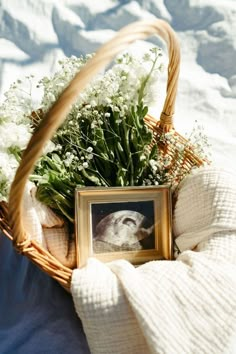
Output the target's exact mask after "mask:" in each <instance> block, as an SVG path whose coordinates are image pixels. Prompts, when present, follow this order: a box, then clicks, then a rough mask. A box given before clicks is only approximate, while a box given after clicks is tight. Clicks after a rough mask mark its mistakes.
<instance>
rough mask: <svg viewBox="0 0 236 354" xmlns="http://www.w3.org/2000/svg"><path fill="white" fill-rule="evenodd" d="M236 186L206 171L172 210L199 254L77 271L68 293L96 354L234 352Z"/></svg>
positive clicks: (92, 263) (95, 264) (226, 175)
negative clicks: (137, 264)
mask: <svg viewBox="0 0 236 354" xmlns="http://www.w3.org/2000/svg"><path fill="white" fill-rule="evenodd" d="M234 179H235V176H234V175H233V174H231V173H230V172H225V171H219V170H218V169H214V168H205V169H203V170H200V171H199V173H197V174H195V175H194V176H191V177H190V178H188V179H186V183H184V184H183V186H182V188H181V189H180V192H179V201H181V200H182V197H181V193H182V191H185V189H184V188H187V186H188V202H186V203H185V205H184V203H182V202H181V204H179V205H177V206H176V207H177V209H176V210H179V211H181V213H180V214H179V216H178V215H177V214H176V215H175V229H176V230H178V231H179V235H178V237H182V236H183V235H186V238H187V239H188V236H189V234H190V233H191V237H190V238H189V239H190V241H191V242H190V243H189V244H190V245H191V246H195V247H196V248H195V249H196V251H190V250H188V251H184V252H183V253H182V254H180V255H179V257H178V258H177V260H176V261H155V262H149V263H146V264H144V265H142V266H140V267H138V268H135V267H133V266H132V265H131V264H129V263H128V262H126V261H123V260H121V261H115V262H111V263H109V264H103V263H101V262H99V261H98V260H96V259H92V258H91V259H89V261H88V264H87V266H86V267H84V268H82V269H77V270H74V272H73V277H72V285H71V291H72V295H73V299H74V304H75V308H76V311H77V313H78V315H79V316H80V318H81V319H82V322H83V326H84V330H85V333H86V336H87V339H88V343H89V346H90V348H91V352H92V353H93V354H110V353H112V354H123V353H124V354H126V353H130V354H132V353H133V354H149V353H150V354H157V353H165V354H172V353H173V354H176V353H177V354H178V353H179V354H184V353H186V354H191V353H197V354H198V353H214V354H222V353H227V354H229V353H235V351H234V349H235V346H234V345H235V341H236V227H235V219H236V211H235V206H234V204H235V201H236V198H235V196H236V185H235V183H233V181H234ZM184 199H185V198H184ZM177 203H178V202H177ZM190 203H191V205H190ZM180 207H181V208H180ZM178 208H179V209H178ZM184 208H185V210H182V209H184ZM205 208H206V209H205ZM204 210H205V212H203V211H204ZM182 213H183V214H182ZM183 215H184V217H183ZM199 217H201V218H200V219H199ZM176 218H177V220H176ZM179 218H180V219H179ZM181 219H182V220H183V225H181V221H182V220H181ZM188 220H189V223H188ZM194 235H196V239H194ZM176 240H178V238H177V239H176ZM179 240H180V239H179ZM186 244H187V243H186ZM186 244H185V246H184V248H185V247H187V246H186ZM179 245H181V242H180V243H179ZM233 347H234V349H233Z"/></svg>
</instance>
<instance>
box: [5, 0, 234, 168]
mask: <svg viewBox="0 0 236 354" xmlns="http://www.w3.org/2000/svg"><path fill="white" fill-rule="evenodd" d="M152 16H156V17H158V18H162V19H164V20H166V21H168V22H169V23H170V24H171V26H172V27H173V28H174V29H175V31H176V32H177V36H178V38H179V40H180V44H181V51H182V62H181V74H180V81H179V91H178V97H177V105H176V114H175V127H176V129H177V130H178V131H179V132H180V133H182V134H184V133H185V132H189V131H190V130H191V129H192V127H193V126H194V125H195V123H194V122H195V120H197V122H198V123H197V124H200V125H203V126H204V128H205V133H206V134H207V136H208V140H209V142H210V143H211V144H212V154H213V155H212V159H213V161H215V162H216V163H217V164H220V165H222V166H223V165H226V164H227V165H230V166H234V165H236V164H235V162H236V157H235V156H236V123H235V120H236V64H235V62H236V1H235V0H178V1H176V0H136V1H125V0H102V1H96V0H37V1H34V0H0V19H1V20H0V99H1V100H3V99H4V92H5V91H6V90H7V89H8V88H9V86H10V84H11V83H12V82H13V81H15V80H16V79H18V78H22V77H24V76H27V75H30V74H33V75H35V76H36V77H37V78H42V77H43V76H45V75H49V74H50V73H52V72H54V71H55V70H56V67H57V62H58V60H59V59H60V58H62V57H64V56H71V55H81V54H85V53H91V52H94V51H95V50H96V49H97V48H98V47H99V46H100V45H101V44H102V43H103V42H105V41H106V40H108V39H110V38H111V37H112V36H113V35H114V34H115V32H116V31H117V30H119V29H120V28H121V27H122V26H124V25H126V24H128V23H130V22H133V21H136V20H140V19H143V18H148V17H152ZM152 41H153V40H152ZM153 43H158V41H156V40H154V41H153ZM145 48H146V44H145V43H144V42H139V43H138V45H136V46H134V47H133V48H132V50H133V52H135V51H137V53H139V52H140V51H142V50H143V51H144V50H145ZM157 90H158V93H159V95H158V98H157V102H156V103H155V105H154V107H152V109H151V110H152V112H154V113H155V115H156V116H157V118H158V114H159V111H160V109H161V105H162V102H163V99H164V95H165V83H164V79H162V80H161V83H158V84H157ZM0 138H1V137H0Z"/></svg>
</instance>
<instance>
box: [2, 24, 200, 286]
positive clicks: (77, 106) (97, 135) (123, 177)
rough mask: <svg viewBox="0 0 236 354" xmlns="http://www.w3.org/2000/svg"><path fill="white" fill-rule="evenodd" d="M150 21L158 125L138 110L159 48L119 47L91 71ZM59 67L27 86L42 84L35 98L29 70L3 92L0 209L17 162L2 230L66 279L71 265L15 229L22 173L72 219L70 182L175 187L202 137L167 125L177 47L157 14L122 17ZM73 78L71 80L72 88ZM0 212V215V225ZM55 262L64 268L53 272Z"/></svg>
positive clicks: (146, 30) (144, 107)
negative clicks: (93, 49) (162, 43)
mask: <svg viewBox="0 0 236 354" xmlns="http://www.w3.org/2000/svg"><path fill="white" fill-rule="evenodd" d="M135 26H136V27H135ZM160 28H162V30H161V31H159V32H160V33H159V34H160V35H161V36H162V37H163V38H164V39H165V40H166V41H170V42H169V43H168V49H169V55H170V62H169V68H168V84H167V98H166V101H165V105H164V109H163V113H162V115H161V119H160V122H159V123H158V122H157V121H156V120H155V119H154V118H152V117H151V116H150V115H148V109H149V106H150V104H151V102H152V101H153V98H154V92H155V90H156V87H155V84H156V82H157V78H158V75H159V74H160V73H161V71H162V69H163V64H162V61H161V58H162V51H161V49H159V48H154V49H151V50H150V51H149V52H147V53H146V54H144V55H143V57H142V58H140V59H138V58H136V57H134V56H132V55H130V54H127V53H125V54H123V55H121V56H119V57H117V58H116V59H115V63H114V65H113V66H112V68H110V69H109V70H108V71H106V72H105V73H104V74H99V75H98V76H95V77H94V74H96V73H97V72H98V71H99V70H100V69H101V68H103V66H104V64H107V63H109V61H110V60H111V58H112V57H114V55H115V54H116V53H118V52H120V50H121V49H124V47H125V46H126V44H127V43H129V42H130V41H133V40H135V39H139V38H140V37H141V38H143V37H145V36H147V35H150V34H153V33H156V32H158V30H159V29H160ZM132 31H134V34H133V37H132V39H130V37H129V36H130V33H131V32H132ZM167 38H168V39H167ZM126 41H127V43H126ZM114 48H115V49H114ZM60 66H61V68H60V70H59V71H58V72H56V73H55V74H54V75H53V76H52V77H51V78H47V77H45V78H43V79H42V80H41V81H39V83H38V84H37V87H38V89H39V90H40V89H41V91H42V92H43V94H42V98H41V100H40V102H39V103H37V106H35V104H34V100H33V99H32V82H33V78H32V77H28V78H27V79H26V81H25V82H23V83H22V82H21V81H17V82H16V83H14V84H13V85H12V86H11V88H10V90H9V91H8V92H7V93H6V94H5V96H6V99H5V101H4V102H3V103H2V105H1V106H0V135H1V137H2V139H1V143H0V144H1V145H0V155H1V159H0V200H1V201H2V206H3V205H4V211H5V210H6V204H4V202H7V201H8V198H9V190H10V186H11V183H12V180H13V176H14V175H15V172H16V169H17V167H18V165H19V163H20V162H21V165H20V168H18V171H17V174H16V177H15V181H14V183H13V185H12V188H11V194H10V203H9V204H10V209H9V213H10V220H11V221H10V223H11V229H10V228H8V230H7V232H8V234H9V233H10V232H13V235H15V236H14V242H15V245H16V247H17V248H18V250H20V251H21V252H23V253H26V254H27V255H28V253H29V254H30V256H29V255H28V256H29V257H30V258H31V259H33V260H34V261H35V262H36V263H37V264H38V263H40V266H41V268H43V269H44V270H46V271H47V272H48V273H50V274H51V275H52V276H53V277H55V278H56V279H57V280H58V278H59V281H60V282H61V283H62V284H63V286H67V285H68V284H67V281H68V274H69V275H70V274H71V271H70V270H68V269H65V268H64V267H63V266H62V265H61V264H59V265H58V262H57V261H56V260H55V259H54V258H53V257H51V255H50V253H49V252H46V251H45V250H43V249H42V248H41V247H40V246H39V245H35V243H34V242H33V241H30V240H29V239H28V238H27V237H26V235H25V231H24V226H23V224H22V213H23V212H22V198H23V194H24V188H25V184H26V181H27V179H28V176H29V179H30V180H31V182H33V183H34V184H35V186H36V187H37V189H36V199H37V200H38V201H40V202H41V203H42V204H43V205H45V206H47V207H49V208H50V209H52V210H53V211H54V212H55V213H56V214H57V215H59V216H60V217H63V218H65V219H66V222H67V223H68V224H69V225H70V226H72V227H73V223H74V191H75V188H76V187H84V186H103V187H112V186H142V185H161V184H169V185H172V186H173V188H176V186H177V185H178V184H179V182H180V181H181V180H182V179H183V178H184V177H185V176H186V175H187V174H188V173H189V172H190V171H191V169H192V168H193V167H195V166H200V165H201V164H202V163H203V162H204V158H203V155H202V154H203V152H204V147H205V146H204V144H205V143H206V142H205V140H204V137H203V136H202V137H203V138H202V139H201V141H202V144H199V142H198V143H197V144H195V143H196V137H195V136H194V135H192V138H193V140H191V139H190V138H189V139H185V138H183V137H181V136H180V135H179V134H178V133H176V131H175V130H174V129H173V124H172V115H173V110H174V101H175V97H176V91H177V80H178V69H179V48H178V44H177V42H176V39H175V36H174V34H173V31H172V30H171V28H170V27H169V26H168V25H167V24H166V23H165V22H164V21H160V20H155V21H153V23H152V22H151V24H150V25H149V23H147V22H145V21H144V22H140V23H136V24H135V25H130V26H128V27H127V28H125V29H123V30H122V31H120V33H119V34H118V35H117V37H115V39H114V40H112V41H111V42H108V43H107V44H106V45H104V46H103V47H102V48H101V49H100V50H99V51H98V52H97V54H96V55H95V56H90V55H88V56H86V57H81V58H76V57H71V58H67V59H65V60H62V61H61V62H60ZM88 80H89V81H90V83H89V85H87V86H86V84H87V81H88ZM26 83H27V84H28V85H27V86H28V89H27V88H26V85H25V84H26ZM78 83H79V84H78ZM76 85H79V86H81V87H80V88H78V90H77V91H78V92H77V91H76V89H75V86H76ZM82 88H84V90H83V91H82V92H81V93H80V95H78V93H79V91H81V89H82ZM65 117H66V120H65V122H64V123H63V124H61V123H62V121H63V120H64V119H65ZM57 128H58V130H57V131H56V129H57ZM53 133H54V134H53ZM200 134H202V133H200ZM31 135H32V138H31V141H30V143H29V144H28V147H27V149H26V151H25V148H26V145H27V142H28V141H29V138H30V136H31ZM48 141H49V142H48ZM46 142H47V144H46V146H45V143H46ZM5 219H6V218H5V217H4V216H3V217H2V218H1V225H4V227H5V226H6V223H4V221H5ZM4 227H2V228H4ZM4 230H5V231H6V227H5V228H4ZM32 242H33V250H32V249H31V248H32ZM27 247H28V248H27ZM30 247H31V248H30ZM26 248H27V250H26ZM38 254H40V256H39V255H38ZM39 258H40V259H41V260H40V261H39ZM45 262H46V265H45ZM58 267H59V268H60V271H64V272H65V273H63V274H64V275H62V274H61V273H60V276H58ZM63 277H64V278H63ZM62 278H63V279H62ZM65 279H66V280H65Z"/></svg>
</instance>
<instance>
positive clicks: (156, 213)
mask: <svg viewBox="0 0 236 354" xmlns="http://www.w3.org/2000/svg"><path fill="white" fill-rule="evenodd" d="M75 226H76V228H75V229H76V243H77V247H76V249H77V266H78V267H79V268H80V267H82V266H84V265H86V263H87V259H88V258H89V257H95V258H97V259H99V260H101V261H103V262H110V261H113V260H116V259H126V260H128V261H130V262H131V263H133V264H142V263H145V262H147V261H151V260H158V259H167V260H168V259H172V251H173V250H172V236H171V191H170V188H169V187H168V186H157V187H156V186H151V187H114V188H113V187H111V188H105V187H104V188H103V187H101V188H100V187H94V188H91V187H87V188H77V189H76V191H75Z"/></svg>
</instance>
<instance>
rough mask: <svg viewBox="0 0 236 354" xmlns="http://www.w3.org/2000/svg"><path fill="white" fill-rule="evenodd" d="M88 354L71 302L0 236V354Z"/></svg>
mask: <svg viewBox="0 0 236 354" xmlns="http://www.w3.org/2000/svg"><path fill="white" fill-rule="evenodd" d="M32 353H33V354H60V353H63V354H75V353H77V354H80V353H81V354H88V353H90V352H89V349H88V345H87V341H86V337H85V335H84V332H83V328H82V324H81V322H80V320H79V318H78V317H77V315H76V313H75V310H74V306H73V302H72V298H71V296H70V295H69V294H67V293H66V291H65V290H64V289H62V288H61V286H60V285H59V284H57V283H56V281H54V280H53V279H51V278H50V277H49V276H48V275H47V274H44V273H43V272H42V271H41V270H40V269H38V268H37V267H36V266H35V265H34V264H32V263H31V262H30V261H29V260H28V259H27V258H25V257H23V256H21V255H18V254H17V253H16V252H15V250H14V249H13V247H12V245H11V242H10V241H9V240H8V239H7V238H6V237H5V236H3V235H2V234H1V233H0V354H32Z"/></svg>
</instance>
